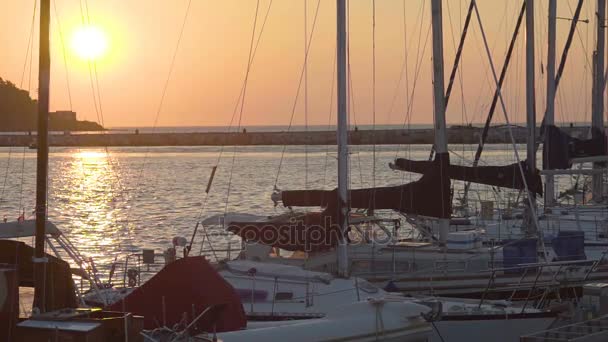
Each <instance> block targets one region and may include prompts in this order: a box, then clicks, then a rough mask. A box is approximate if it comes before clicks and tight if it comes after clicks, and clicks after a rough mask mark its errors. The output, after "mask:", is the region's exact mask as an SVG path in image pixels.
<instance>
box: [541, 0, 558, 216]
mask: <svg viewBox="0 0 608 342" xmlns="http://www.w3.org/2000/svg"><path fill="white" fill-rule="evenodd" d="M556 16H557V0H549V22H548V24H547V28H548V39H547V40H548V47H547V112H546V113H545V124H546V125H553V124H554V123H555V36H556V20H557V18H556ZM550 148H551V146H549V144H544V145H543V149H550ZM546 177H547V178H546V183H545V208H546V207H549V206H551V205H553V202H554V201H555V194H554V191H555V183H554V179H553V175H547V176H546Z"/></svg>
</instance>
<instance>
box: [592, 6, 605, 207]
mask: <svg viewBox="0 0 608 342" xmlns="http://www.w3.org/2000/svg"><path fill="white" fill-rule="evenodd" d="M605 25H606V0H597V33H596V35H597V42H596V44H597V45H596V50H595V53H594V58H593V91H592V93H593V99H592V101H591V105H592V108H591V134H592V135H594V136H595V135H597V134H599V133H600V132H601V133H602V135H603V133H604V86H605V84H604V56H605V52H606V51H605V48H606V42H605V39H606V34H605V33H606V28H605ZM602 167H603V165H602V163H593V168H594V169H600V168H602ZM602 178H603V177H602V174H600V173H598V174H594V175H593V200H594V201H595V202H596V203H597V202H600V201H601V200H602V184H603V179H602Z"/></svg>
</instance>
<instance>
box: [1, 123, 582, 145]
mask: <svg viewBox="0 0 608 342" xmlns="http://www.w3.org/2000/svg"><path fill="white" fill-rule="evenodd" d="M537 130H538V129H537ZM564 130H565V131H566V132H567V133H569V134H570V135H572V136H574V137H584V136H585V135H586V134H587V132H588V130H589V128H587V127H567V128H564ZM511 133H512V134H513V137H514V138H515V141H516V142H517V143H525V142H526V139H527V130H526V128H525V127H518V126H516V127H511ZM481 134H482V129H481V128H478V127H468V126H466V127H450V128H448V142H449V143H450V144H477V143H479V141H480V140H481ZM537 134H538V133H537ZM433 139H434V132H433V130H432V129H409V130H408V129H385V130H352V131H350V132H349V143H350V144H352V145H374V144H375V145H399V144H412V145H414V144H432V143H433ZM35 141H36V136H35V133H34V134H33V135H26V134H24V135H18V134H0V146H31V145H32V144H35ZM49 142H50V145H51V146H67V147H69V146H74V147H77V146H78V147H99V146H223V145H224V146H230V145H241V146H248V145H334V144H336V132H335V131H311V132H301V131H298V132H239V133H217V132H205V133H202V132H201V133H139V134H136V133H135V132H133V133H113V132H103V133H89V134H70V133H62V134H51V135H50V136H49ZM510 142H511V138H510V133H509V129H508V128H507V127H505V126H497V127H493V128H491V129H490V131H489V134H488V139H487V143H488V144H507V143H510Z"/></svg>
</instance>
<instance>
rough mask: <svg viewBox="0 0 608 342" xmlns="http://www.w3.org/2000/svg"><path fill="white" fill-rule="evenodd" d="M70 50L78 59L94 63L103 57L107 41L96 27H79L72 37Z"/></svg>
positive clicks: (106, 48)
mask: <svg viewBox="0 0 608 342" xmlns="http://www.w3.org/2000/svg"><path fill="white" fill-rule="evenodd" d="M72 49H73V50H74V52H75V53H76V55H78V57H80V58H82V59H85V60H89V61H94V60H97V59H99V58H101V57H103V55H104V54H105V53H106V51H107V50H108V39H107V37H106V34H105V33H104V32H103V31H102V30H101V29H99V28H98V27H95V26H86V27H80V28H78V29H77V30H76V31H75V32H74V35H73V36H72Z"/></svg>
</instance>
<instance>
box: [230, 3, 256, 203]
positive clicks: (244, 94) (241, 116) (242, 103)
mask: <svg viewBox="0 0 608 342" xmlns="http://www.w3.org/2000/svg"><path fill="white" fill-rule="evenodd" d="M259 11H260V0H257V2H256V6H255V18H254V20H253V30H252V32H251V42H250V43H249V56H248V57H247V60H249V61H250V60H251V56H252V54H253V47H254V41H255V32H256V29H257V24H258V13H259ZM250 71H251V63H248V64H247V71H246V73H245V86H244V88H243V96H242V97H241V104H240V108H241V109H240V112H239V118H238V123H237V131H239V130H240V127H241V122H242V119H243V111H244V108H245V99H246V98H247V85H248V83H249V82H248V80H249V73H250ZM236 154H237V153H236V145H234V150H233V153H232V165H231V166H230V173H229V176H228V190H227V191H226V202H225V206H224V214H226V213H228V204H229V200H230V192H231V190H232V177H233V175H234V165H235V161H236Z"/></svg>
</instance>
